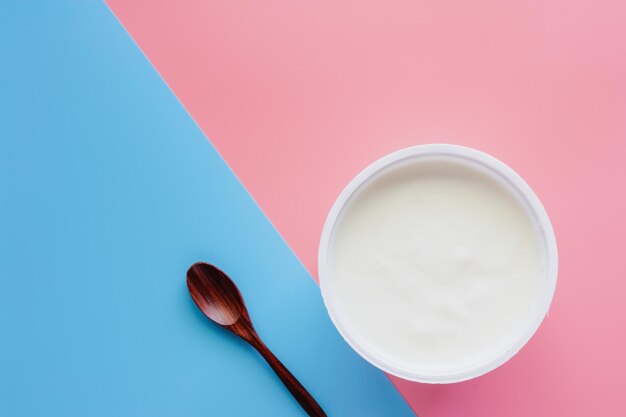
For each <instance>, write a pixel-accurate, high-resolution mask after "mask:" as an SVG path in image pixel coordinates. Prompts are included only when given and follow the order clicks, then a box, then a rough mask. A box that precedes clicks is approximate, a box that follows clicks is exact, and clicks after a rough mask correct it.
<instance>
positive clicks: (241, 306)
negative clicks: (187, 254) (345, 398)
mask: <svg viewBox="0 0 626 417" xmlns="http://www.w3.org/2000/svg"><path fill="white" fill-rule="evenodd" d="M187 288H189V294H191V298H193V301H194V302H195V303H196V305H197V306H198V308H199V309H200V310H201V311H202V312H203V313H204V315H205V316H207V317H208V318H209V319H211V320H212V321H214V322H215V323H217V324H219V325H220V326H222V327H223V328H225V329H226V330H228V331H230V332H232V333H234V334H236V335H237V336H239V337H241V338H242V339H243V340H245V341H246V342H248V343H249V344H250V345H251V346H253V347H254V348H255V349H256V350H257V351H258V352H259V353H260V354H261V356H263V358H265V360H266V361H267V363H268V364H269V365H270V366H271V368H272V369H273V370H274V372H275V373H276V375H278V377H279V378H280V380H281V381H282V382H283V384H285V386H286V387H287V389H288V390H289V392H291V394H292V395H293V396H294V398H295V399H296V400H297V401H298V403H299V404H300V405H301V406H302V408H303V409H304V410H305V411H306V412H307V413H308V414H309V416H314V417H325V416H326V413H325V412H324V410H322V407H320V405H319V404H318V403H317V402H316V401H315V399H313V397H312V396H311V394H309V393H308V391H307V390H306V389H305V388H304V387H303V386H302V384H300V382H299V381H298V380H297V379H296V377H294V376H293V374H292V373H291V372H289V370H288V369H287V368H286V367H285V365H283V364H282V363H281V362H280V361H279V360H278V358H276V356H274V354H273V353H272V352H271V351H270V350H269V349H268V347H267V346H265V343H263V341H262V340H261V338H260V337H259V335H258V334H257V332H256V330H254V326H253V325H252V321H251V320H250V316H249V315H248V309H247V308H246V305H245V303H244V301H243V297H242V296H241V293H240V292H239V289H238V288H237V286H236V285H235V283H234V282H233V281H232V280H231V279H230V278H229V277H228V275H226V274H225V273H224V272H223V271H222V270H220V269H219V268H217V267H215V266H213V265H210V264H207V263H204V262H198V263H195V264H193V265H192V266H191V268H189V270H188V271H187Z"/></svg>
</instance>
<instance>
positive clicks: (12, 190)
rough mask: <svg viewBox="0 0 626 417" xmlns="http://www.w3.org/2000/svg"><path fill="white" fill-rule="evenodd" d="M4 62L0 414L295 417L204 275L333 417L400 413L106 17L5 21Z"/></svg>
mask: <svg viewBox="0 0 626 417" xmlns="http://www.w3.org/2000/svg"><path fill="white" fill-rule="evenodd" d="M0 51H1V52H2V54H1V56H2V57H3V59H5V61H3V65H0V80H1V83H2V87H1V91H2V92H1V94H0V196H1V197H0V416H2V417H38V416H47V417H57V416H58V417H85V416H91V417H97V416H107V417H111V416H129V417H137V416H189V417H192V416H198V417H200V416H203V417H205V416H285V417H286V416H290V417H291V416H298V415H304V414H305V413H304V412H303V411H302V410H301V409H300V407H299V406H298V404H297V403H296V401H295V400H294V399H293V398H292V397H291V395H290V394H289V393H288V391H287V390H286V389H285V388H284V387H283V386H282V384H281V383H280V381H279V380H278V378H277V377H276V376H275V375H274V374H273V372H272V371H271V370H270V368H269V367H268V366H267V365H266V364H265V363H264V362H263V360H262V359H261V358H260V357H259V355H258V354H256V352H254V351H253V350H252V348H250V347H249V346H247V345H245V344H244V343H243V341H241V340H239V339H238V338H236V337H234V336H232V335H230V334H228V333H227V332H225V331H224V330H223V329H221V328H219V327H218V326H216V325H214V324H212V323H210V322H209V321H208V320H207V319H206V318H205V317H204V316H203V315H202V314H201V313H200V312H199V310H198V309H197V308H196V306H195V305H194V303H193V301H192V300H191V298H190V296H189V294H188V292H187V288H186V284H185V272H186V271H187V268H188V267H189V266H190V265H191V264H192V263H193V262H195V261H198V260H205V261H209V262H214V263H215V264H217V265H220V267H222V268H223V269H224V270H225V271H227V272H228V273H229V274H230V275H231V276H232V277H233V279H234V280H235V281H236V283H237V285H238V286H239V288H240V290H241V292H242V294H243V295H244V297H245V299H246V302H247V305H248V308H249V311H250V315H251V317H252V319H253V321H254V323H255V326H256V328H257V330H258V332H259V334H260V335H261V336H262V337H263V338H264V340H265V342H266V343H267V345H268V346H270V347H271V348H272V350H273V351H274V352H275V353H276V355H277V356H278V357H279V358H280V359H281V360H282V361H283V362H284V363H285V364H286V365H287V366H288V367H289V368H290V370H291V371H293V373H294V375H296V376H297V377H298V378H299V379H300V381H301V382H302V383H303V385H305V386H306V387H307V388H308V389H309V390H310V391H311V393H312V394H313V395H314V396H315V397H316V399H317V400H318V401H319V402H320V404H322V405H323V406H324V408H325V409H326V410H327V412H328V414H329V415H331V416H333V415H337V416H341V415H344V416H345V415H353V414H354V415H359V416H372V417H374V416H380V415H390V416H397V417H404V416H410V415H413V413H412V411H411V410H410V408H409V407H408V406H407V405H406V403H405V402H404V401H403V399H402V398H401V397H400V395H399V394H398V392H397V391H396V390H395V389H394V387H393V385H392V384H391V383H390V382H389V380H388V379H387V378H386V377H385V375H384V374H383V373H382V372H379V371H378V370H376V369H374V368H372V367H371V366H369V364H367V363H366V362H365V361H363V360H362V359H361V358H360V357H358V356H357V355H356V354H355V353H354V352H352V351H351V350H350V348H349V347H348V346H347V345H346V344H345V343H344V341H343V340H342V339H341V337H340V336H339V335H338V334H337V332H336V331H335V329H334V327H333V326H332V324H331V322H330V319H329V318H328V317H327V315H326V314H325V310H324V306H323V303H322V300H321V297H320V294H319V290H318V288H317V286H316V285H315V283H314V281H313V280H312V279H311V277H310V275H309V274H308V273H307V272H306V270H305V269H304V268H303V266H302V265H301V264H300V262H299V261H298V260H297V258H296V257H295V256H294V254H293V253H292V252H291V251H290V250H289V248H288V247H287V245H286V244H285V242H284V241H283V240H282V239H281V237H280V236H279V235H278V233H277V232H276V231H275V229H274V228H273V227H272V226H271V224H270V223H269V222H268V221H267V219H266V217H265V216H264V215H263V213H262V212H261V211H260V210H259V208H258V206H257V205H256V204H255V203H254V201H253V200H252V199H251V198H250V196H249V195H248V194H247V192H246V191H245V190H244V188H243V187H242V186H241V184H240V183H239V182H238V181H237V179H236V178H235V176H234V175H233V174H232V172H231V171H230V170H229V169H228V167H227V166H226V164H225V163H224V162H223V160H222V159H221V158H220V156H219V155H218V154H217V152H216V151H215V149H214V148H213V147H212V146H211V145H210V143H209V142H208V141H207V139H206V137H205V136H204V135H203V134H202V133H201V131H200V130H199V129H198V127H197V126H196V125H195V124H194V123H193V121H192V120H191V118H190V117H189V115H188V114H187V113H186V112H185V111H184V109H183V108H182V107H181V106H180V104H179V103H178V101H177V100H176V98H175V97H174V96H173V95H172V94H171V92H170V90H169V89H168V88H167V86H166V85H165V84H164V83H163V81H162V79H161V78H160V77H159V76H158V74H157V73H156V72H155V71H154V69H153V67H152V66H151V65H150V64H149V63H148V61H147V60H146V59H145V57H144V56H143V55H142V54H141V52H140V51H139V50H138V48H137V47H136V46H135V44H134V43H133V42H132V40H131V39H130V38H129V37H128V35H127V33H126V32H125V31H124V29H123V28H122V27H121V25H120V24H119V22H118V21H117V20H116V19H115V17H114V16H113V15H112V14H111V12H110V10H109V9H108V8H107V7H106V5H104V4H102V3H99V2H70V1H67V2H59V1H56V2H41V3H40V4H38V5H37V7H33V6H32V4H30V3H25V2H19V3H17V2H16V3H14V4H11V5H9V4H3V6H2V12H1V13H0Z"/></svg>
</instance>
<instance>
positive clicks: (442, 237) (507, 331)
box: [320, 155, 551, 380]
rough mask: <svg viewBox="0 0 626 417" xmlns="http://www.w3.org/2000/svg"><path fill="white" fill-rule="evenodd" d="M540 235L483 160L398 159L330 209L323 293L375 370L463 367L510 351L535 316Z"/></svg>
mask: <svg viewBox="0 0 626 417" xmlns="http://www.w3.org/2000/svg"><path fill="white" fill-rule="evenodd" d="M544 240H545V239H544V236H543V234H542V229H541V228H540V227H538V223H537V218H536V217H535V216H534V214H533V213H532V211H531V210H530V208H529V206H528V204H527V203H525V202H524V200H523V198H522V197H521V196H520V195H519V193H517V192H516V191H515V189H514V188H513V187H512V186H511V184H509V183H507V181H505V180H504V179H503V178H498V177H497V176H495V175H494V173H493V172H490V171H489V170H488V169H487V168H485V167H484V166H481V165H480V164H477V163H476V162H471V161H468V160H467V159H463V158H453V157H450V156H437V155H434V156H430V157H423V158H419V159H415V160H408V161H404V162H402V163H399V164H395V165H392V166H389V167H387V168H385V169H384V170H382V171H380V172H379V173H378V174H377V175H375V176H374V177H373V178H370V179H369V180H367V181H365V182H364V183H363V184H360V186H359V187H358V189H357V190H355V191H354V192H353V193H352V194H351V195H350V198H349V199H348V200H347V201H346V202H345V204H344V205H343V207H341V211H340V213H337V216H336V219H335V221H334V227H333V228H332V239H329V240H328V255H327V257H326V258H327V259H326V260H325V265H324V268H325V271H324V272H325V273H326V274H328V276H329V277H332V279H325V280H324V281H325V282H324V281H323V282H322V284H323V287H325V288H323V290H324V292H325V293H326V295H325V301H326V302H327V304H328V300H326V298H328V297H329V294H330V297H331V298H332V300H333V301H332V303H333V309H334V312H335V314H333V311H331V316H333V315H334V316H335V317H333V319H334V321H335V323H337V322H338V317H341V319H340V320H341V322H342V323H341V325H340V326H338V327H339V328H340V330H343V331H342V333H344V336H346V338H347V339H348V341H349V342H351V344H353V346H354V347H355V348H357V350H358V351H360V353H363V352H362V351H367V352H368V354H365V355H364V356H365V357H366V359H371V358H372V357H376V358H379V359H378V360H379V361H380V363H377V365H379V366H380V365H381V364H382V365H383V366H380V367H382V368H383V369H385V366H384V364H389V367H390V368H391V369H392V370H393V369H396V370H397V369H400V370H409V371H414V372H418V373H419V374H420V375H424V374H426V375H428V374H433V375H446V374H448V375H450V374H455V373H458V372H463V371H467V370H469V369H472V368H476V367H478V366H481V365H483V364H485V363H487V362H489V361H491V360H492V359H493V358H494V357H498V356H499V355H502V354H503V353H504V352H506V351H507V350H511V349H512V348H513V345H514V344H515V342H517V341H518V340H519V339H520V338H521V337H522V336H523V335H524V334H525V332H527V330H528V329H529V328H530V327H532V325H533V322H535V321H536V320H535V318H536V316H537V312H538V310H539V309H540V307H541V306H542V300H543V298H544V297H543V293H545V287H546V285H545V281H546V280H545V276H544V270H545V268H544V265H545V256H544V254H545V252H546V246H545V242H544ZM320 272H321V271H320ZM327 278H328V277H327ZM550 295H551V294H550ZM548 304H549V302H548ZM329 310H330V309H329ZM537 325H538V323H537ZM347 329H349V331H348V330H347ZM532 330H533V331H534V329H532ZM345 332H348V333H350V334H349V335H346V334H345ZM531 334H532V333H531ZM528 337H530V336H528ZM523 342H524V341H523ZM520 347H521V346H520ZM513 353H514V352H513ZM368 356H369V357H368ZM386 370H389V369H386ZM394 373H396V374H398V372H394ZM400 376H404V375H402V374H401V375H400ZM411 379H416V380H424V379H428V378H419V377H415V378H411ZM453 379H455V378H453ZM456 379H464V378H460V377H458V378H456Z"/></svg>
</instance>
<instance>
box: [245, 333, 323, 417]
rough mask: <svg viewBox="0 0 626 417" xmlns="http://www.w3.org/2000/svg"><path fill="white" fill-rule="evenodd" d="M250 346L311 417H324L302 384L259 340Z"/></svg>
mask: <svg viewBox="0 0 626 417" xmlns="http://www.w3.org/2000/svg"><path fill="white" fill-rule="evenodd" d="M255 339H256V340H254V341H253V342H252V343H251V344H252V346H254V348H255V349H256V350H257V351H258V352H259V353H260V354H261V356H263V358H264V359H265V360H266V361H267V363H268V364H269V366H271V367H272V369H273V370H274V372H275V373H276V375H278V377H279V378H280V380H281V381H283V384H285V387H287V389H288V390H289V392H291V395H293V396H294V398H295V399H296V400H297V401H298V403H300V406H302V408H303V409H304V411H306V412H307V413H308V414H309V416H311V417H326V413H325V412H324V410H322V407H320V405H319V404H318V403H317V401H315V399H314V398H313V397H312V396H311V394H309V392H308V391H307V390H306V389H305V388H304V387H303V386H302V384H301V383H300V382H299V381H298V380H297V379H296V377H295V376H293V374H292V373H291V372H289V370H288V369H287V368H286V367H285V365H283V364H282V362H281V361H279V360H278V358H277V357H276V356H274V354H273V353H272V351H271V350H269V348H268V347H267V346H265V343H263V342H262V341H261V339H260V338H258V337H256V338H255Z"/></svg>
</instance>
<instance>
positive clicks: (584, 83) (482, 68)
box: [108, 0, 626, 417]
mask: <svg viewBox="0 0 626 417" xmlns="http://www.w3.org/2000/svg"><path fill="white" fill-rule="evenodd" d="M108 4H109V5H110V7H111V8H112V10H113V11H114V13H115V14H116V15H117V17H118V18H119V19H120V20H121V22H122V23H123V24H124V26H125V27H126V28H127V29H128V31H129V32H130V34H131V36H132V37H133V38H134V39H135V41H136V42H137V43H138V44H139V46H140V47H141V48H142V50H143V51H144V52H145V54H146V55H147V57H148V58H149V59H150V61H151V62H152V63H153V64H154V65H155V67H156V68H157V70H158V71H159V73H160V74H161V75H162V76H163V78H164V79H165V81H166V82H167V83H168V85H169V86H170V87H171V88H172V89H173V91H174V93H175V94H176V95H177V97H178V98H179V99H180V100H181V102H182V103H183V105H184V106H185V107H186V108H187V109H188V110H189V112H190V113H191V115H192V116H193V117H194V119H195V120H196V121H197V122H198V124H199V125H200V126H201V128H202V129H203V130H204V132H205V133H206V135H207V136H208V137H209V138H210V139H211V141H212V142H213V144H214V145H215V146H216V147H217V149H218V150H219V152H220V153H221V154H222V155H223V157H224V158H225V159H226V161H227V162H228V163H229V165H230V166H231V167H232V168H233V170H234V171H235V173H236V174H237V175H238V177H239V178H240V179H241V181H242V182H243V184H244V185H245V186H246V187H247V188H248V190H249V191H250V192H251V194H252V195H253V197H254V198H255V199H256V201H257V202H258V203H259V205H260V206H261V208H262V209H263V210H264V211H265V213H266V214H267V215H268V217H269V218H270V220H271V221H272V222H273V224H274V225H275V226H276V227H277V229H278V230H279V232H280V233H281V234H282V235H283V236H284V238H285V239H286V240H287V242H288V243H289V244H290V246H291V247H292V248H293V250H294V251H295V252H296V254H297V255H298V256H299V258H300V259H301V260H302V262H303V263H304V264H305V265H306V266H307V268H308V269H309V270H310V271H311V273H312V274H313V276H315V275H316V273H317V271H316V269H317V268H316V257H317V245H318V242H319V236H320V233H321V229H322V225H323V222H324V220H325V217H326V214H327V212H328V210H329V208H330V206H331V204H332V202H333V201H334V199H335V198H336V196H337V195H338V193H339V192H340V190H341V189H342V188H343V187H344V186H345V184H346V183H347V182H348V181H349V180H350V178H351V177H353V176H354V175H355V174H356V173H357V172H358V171H360V170H361V169H362V168H363V167H364V166H365V165H367V164H368V163H370V162H371V161H373V160H374V159H376V158H379V157H381V156H383V155H384V154H386V153H389V152H391V151H394V150H397V149H399V148H402V147H405V146H410V145H416V144H422V143H429V142H436V141H444V142H451V143H458V144H462V145H468V146H472V147H476V148H478V149H481V150H484V151H486V152H489V153H491V154H493V155H494V156H496V157H497V158H499V159H501V160H503V161H504V162H506V163H507V164H509V165H510V166H512V167H513V168H514V169H516V170H517V171H518V172H519V173H520V174H521V175H522V176H523V177H524V178H525V179H526V180H527V181H528V183H529V184H530V185H531V187H533V188H534V190H535V191H536V192H537V194H538V195H539V197H540V198H541V199H542V201H543V202H544V205H545V206H546V209H547V211H548V213H549V215H550V216H551V218H552V221H553V225H554V228H555V231H556V235H557V241H558V245H559V255H560V271H559V283H558V286H557V292H556V296H555V299H554V303H553V305H552V309H551V312H550V316H549V318H548V319H547V320H546V321H545V322H544V323H543V325H542V326H541V328H540V329H539V331H538V333H537V334H536V336H535V337H534V338H533V339H532V340H531V342H530V343H529V344H528V345H527V346H526V347H525V348H524V349H523V350H522V351H521V352H520V353H519V354H518V355H517V356H516V357H515V358H513V359H512V360H511V361H510V362H509V363H507V364H505V365H504V366H502V367H501V368H499V369H497V370H495V371H494V372H492V373H490V374H488V375H486V376H484V377H481V378H478V379H476V380H473V381H469V382H464V383H459V384H453V385H447V386H429V385H423V384H417V383H409V382H405V381H401V380H398V379H396V378H392V380H393V382H394V384H395V385H396V386H397V388H398V389H399V390H400V392H401V393H402V394H403V396H404V397H405V398H406V400H407V401H408V402H409V403H410V405H411V406H412V407H413V409H414V410H415V411H416V412H417V413H419V415H420V417H430V416H432V417H435V416H459V415H463V416H528V415H535V416H554V415H572V416H574V415H581V416H582V415H607V416H623V415H626V399H625V398H624V395H625V394H626V392H625V389H624V387H625V383H624V381H623V379H622V376H623V375H624V374H625V373H626V359H625V355H624V353H625V352H626V301H625V300H626V280H625V277H626V262H624V257H625V256H626V255H624V254H623V251H624V250H625V249H626V244H625V243H626V242H625V236H626V221H625V220H624V216H626V197H625V193H624V188H625V187H624V180H625V179H626V161H625V157H626V23H625V22H626V2H624V1H614V2H610V1H593V2H592V1H589V2H586V1H573V2H572V1H527V2H499V1H484V0H480V1H476V2H469V1H441V0H440V1H427V2H426V1H406V2H400V1H386V2H363V1H341V2H339V1H331V2H299V1H291V2H276V1H275V2H272V1H270V2H264V1H238V2H222V1H212V2H211V1H208V2H207V1H199V0H198V1H186V2H178V1H170V2H158V3H157V2H148V1H145V2H139V1H122V0H109V1H108Z"/></svg>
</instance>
